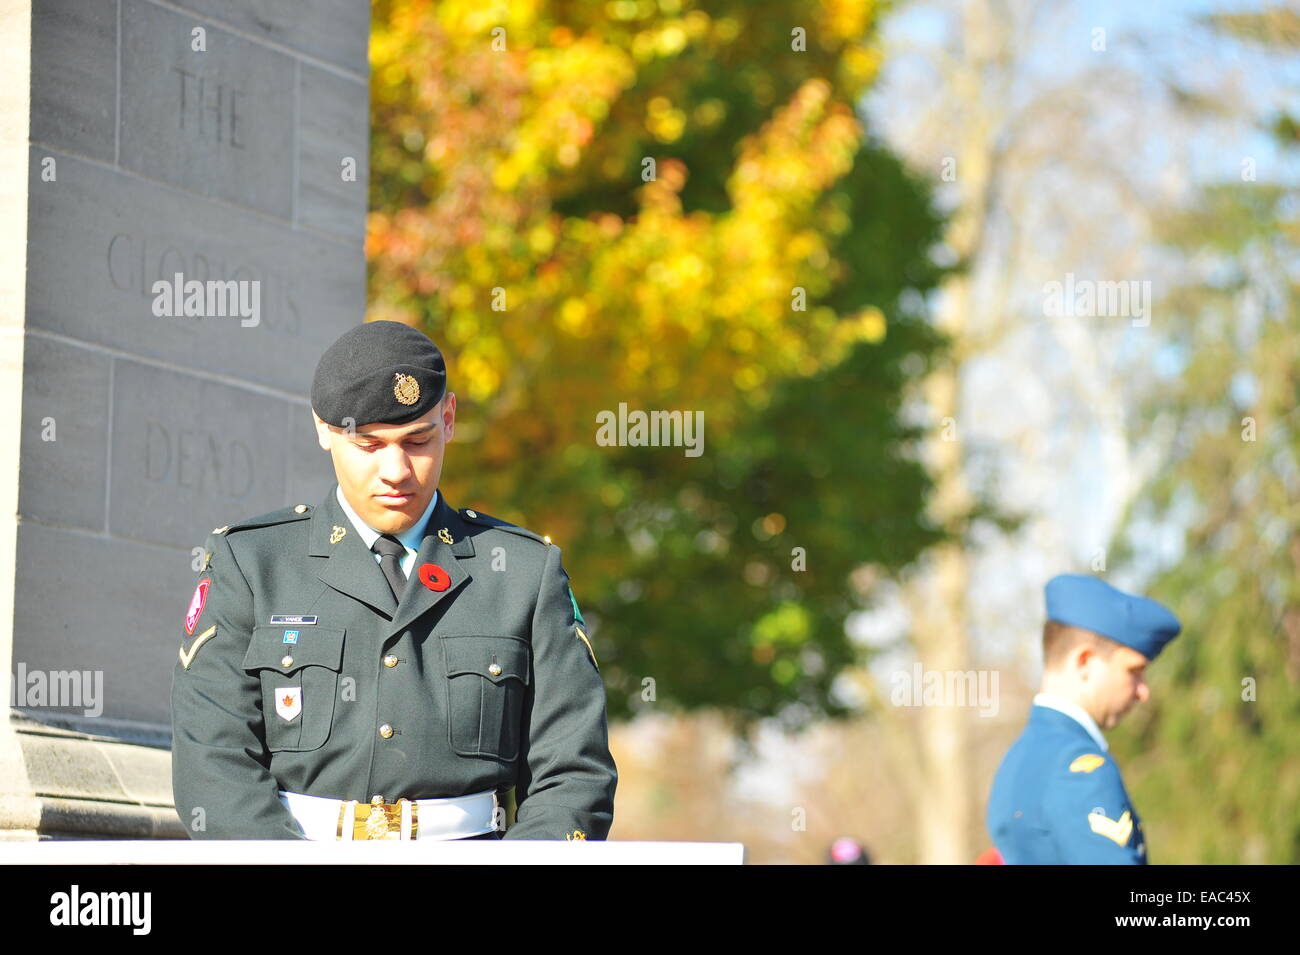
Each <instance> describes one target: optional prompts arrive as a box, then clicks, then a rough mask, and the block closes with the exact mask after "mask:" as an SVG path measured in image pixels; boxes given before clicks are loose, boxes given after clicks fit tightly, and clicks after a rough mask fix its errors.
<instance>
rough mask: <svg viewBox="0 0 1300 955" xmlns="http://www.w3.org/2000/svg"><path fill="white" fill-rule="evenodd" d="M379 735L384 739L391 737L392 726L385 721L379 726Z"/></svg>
mask: <svg viewBox="0 0 1300 955" xmlns="http://www.w3.org/2000/svg"><path fill="white" fill-rule="evenodd" d="M379 735H380V736H382V737H383V738H384V739H392V738H393V728H392V727H391V726H389V725H388V724H387V723H385V724H384V725H383V726H381V727H379Z"/></svg>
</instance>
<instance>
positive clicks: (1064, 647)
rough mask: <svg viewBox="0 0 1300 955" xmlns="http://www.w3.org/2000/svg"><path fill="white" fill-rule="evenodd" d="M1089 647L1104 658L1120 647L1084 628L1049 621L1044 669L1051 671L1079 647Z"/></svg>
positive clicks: (1044, 641) (1044, 644)
mask: <svg viewBox="0 0 1300 955" xmlns="http://www.w3.org/2000/svg"><path fill="white" fill-rule="evenodd" d="M1080 645H1083V646H1088V647H1092V648H1093V649H1094V650H1096V651H1097V652H1098V653H1099V654H1100V655H1101V656H1102V657H1103V658H1105V657H1109V656H1110V655H1111V654H1112V653H1114V652H1115V648H1116V647H1118V646H1119V644H1118V643H1116V642H1115V641H1114V640H1112V639H1110V638H1109V637H1103V636H1102V635H1101V634H1099V633H1093V632H1092V631H1091V630H1084V629H1083V628H1082V627H1072V626H1070V625H1069V624H1068V623H1061V622H1060V621H1059V620H1049V621H1047V623H1045V624H1044V625H1043V669H1045V670H1051V669H1054V668H1055V667H1058V666H1060V665H1061V663H1062V662H1064V660H1065V658H1066V656H1067V655H1068V654H1069V653H1070V651H1071V650H1073V649H1074V648H1075V647H1077V646H1080Z"/></svg>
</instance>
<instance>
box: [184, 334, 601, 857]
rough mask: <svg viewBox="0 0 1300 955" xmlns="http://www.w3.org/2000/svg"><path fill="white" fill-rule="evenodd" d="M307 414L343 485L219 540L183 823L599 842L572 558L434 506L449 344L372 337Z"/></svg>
mask: <svg viewBox="0 0 1300 955" xmlns="http://www.w3.org/2000/svg"><path fill="white" fill-rule="evenodd" d="M311 399H312V409H313V416H314V418H315V421H316V429H317V434H318V436H319V439H320V443H321V446H322V447H323V448H325V449H327V450H328V451H329V452H330V454H331V457H332V459H333V462H334V470H335V475H336V477H337V478H338V483H337V484H336V485H335V486H334V487H332V488H331V489H330V491H329V493H327V494H326V495H325V499H324V500H323V501H322V502H321V503H320V504H319V505H316V506H314V507H313V506H309V505H307V504H299V505H297V506H294V507H286V508H284V509H282V510H278V511H273V512H271V513H269V514H264V515H262V516H261V517H255V518H252V519H250V520H245V521H239V522H236V523H232V524H229V525H227V526H225V527H219V528H217V529H216V530H214V531H213V532H212V534H211V536H209V537H208V540H207V546H206V551H207V556H206V558H205V561H204V567H203V569H202V570H201V571H200V573H199V580H198V582H197V585H196V587H195V591H194V594H193V597H192V598H191V601H190V606H189V610H188V612H187V614H186V617H185V622H184V634H183V636H182V640H181V646H180V652H179V659H178V661H177V663H176V669H175V674H174V678H173V683H172V720H173V739H174V742H173V748H172V778H173V790H174V793H175V798H176V810H177V813H178V814H179V815H180V817H181V820H182V822H183V823H184V824H185V826H186V828H187V830H189V832H190V833H191V835H192V837H193V838H222V839H303V838H306V839H345V840H346V839H406V838H417V839H420V838H424V839H428V838H433V839H458V838H501V837H503V835H502V834H503V833H504V838H507V839H516V838H518V839H569V840H576V839H603V838H605V836H606V834H607V833H608V831H609V827H610V824H611V822H612V820H613V808H614V788H615V785H616V782H617V773H616V770H615V766H614V761H613V758H612V757H611V756H610V752H609V748H608V741H607V726H606V716H605V690H604V685H603V683H602V681H601V678H600V674H599V669H598V665H597V662H596V657H595V653H594V651H593V650H592V647H591V643H590V641H589V639H588V637H587V634H586V632H585V628H584V624H583V620H582V616H581V613H580V612H579V610H578V604H577V600H576V599H575V598H574V596H573V591H572V589H571V588H570V586H569V578H568V575H567V574H566V573H565V570H564V566H563V564H562V563H561V559H560V549H559V547H557V546H555V545H553V544H552V543H551V542H550V539H549V538H543V537H539V536H538V535H536V534H534V533H532V532H531V531H528V530H525V529H523V528H522V527H516V526H515V525H513V524H509V523H507V522H505V521H501V520H498V519H496V518H493V517H488V516H487V515H485V514H481V513H479V512H477V511H474V510H470V509H468V508H462V509H459V510H458V509H456V508H454V507H453V506H452V505H451V504H450V503H448V502H447V500H446V499H445V497H444V496H443V495H442V494H441V493H440V492H439V491H438V481H439V477H440V475H441V472H442V464H443V454H444V451H445V447H446V444H447V442H449V441H450V440H451V439H452V435H453V433H454V429H455V416H456V396H455V395H454V394H452V393H451V392H449V391H447V389H446V368H445V365H444V363H443V359H442V355H441V354H440V352H439V351H438V349H437V347H436V346H434V344H433V343H432V342H431V341H430V340H429V339H428V338H427V337H426V336H425V335H423V334H422V333H421V332H419V331H417V330H415V329H413V328H410V327H409V326H406V325H403V324H401V323H398V322H371V323H367V324H363V325H360V326H357V327H355V328H353V329H351V330H349V331H348V332H347V333H345V334H344V335H343V336H342V337H341V338H340V339H339V340H338V341H337V342H335V343H334V345H332V346H331V347H330V348H329V350H328V351H326V353H325V355H324V356H323V357H322V358H321V361H320V364H319V366H318V368H317V370H316V376H315V379H314V381H313V384H312V393H311ZM512 810H513V812H512Z"/></svg>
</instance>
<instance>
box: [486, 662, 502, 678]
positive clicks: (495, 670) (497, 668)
mask: <svg viewBox="0 0 1300 955" xmlns="http://www.w3.org/2000/svg"><path fill="white" fill-rule="evenodd" d="M488 673H491V674H492V675H493V676H500V675H501V664H499V663H494V664H492V665H491V666H490V667H488Z"/></svg>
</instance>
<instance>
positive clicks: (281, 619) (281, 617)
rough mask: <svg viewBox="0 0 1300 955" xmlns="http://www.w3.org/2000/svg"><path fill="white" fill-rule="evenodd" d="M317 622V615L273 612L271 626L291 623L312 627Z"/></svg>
mask: <svg viewBox="0 0 1300 955" xmlns="http://www.w3.org/2000/svg"><path fill="white" fill-rule="evenodd" d="M315 622H316V615H315V614H310V615H303V614H300V613H273V614H271V626H273V627H274V626H277V625H285V624H291V625H296V626H300V627H310V626H311V625H312V624H314V623H315Z"/></svg>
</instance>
